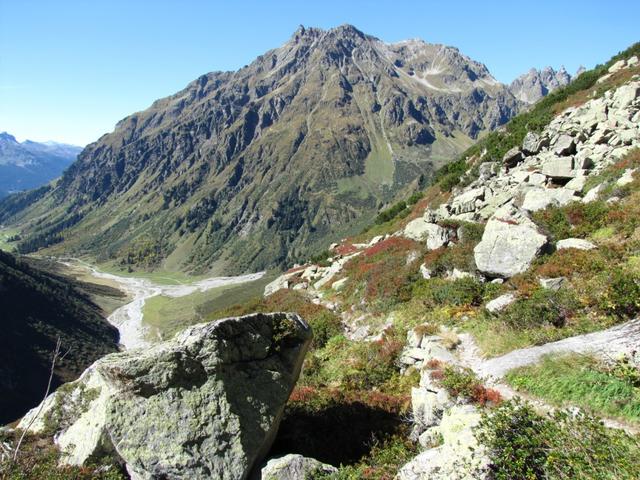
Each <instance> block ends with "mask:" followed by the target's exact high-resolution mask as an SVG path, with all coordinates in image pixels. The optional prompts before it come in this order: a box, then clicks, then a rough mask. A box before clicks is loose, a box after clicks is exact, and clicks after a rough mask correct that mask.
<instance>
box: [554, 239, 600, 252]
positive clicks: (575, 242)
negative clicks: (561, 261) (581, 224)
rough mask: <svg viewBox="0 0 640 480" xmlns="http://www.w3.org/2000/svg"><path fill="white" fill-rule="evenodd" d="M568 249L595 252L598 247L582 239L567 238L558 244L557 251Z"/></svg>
mask: <svg viewBox="0 0 640 480" xmlns="http://www.w3.org/2000/svg"><path fill="white" fill-rule="evenodd" d="M566 248H575V249H578V250H593V249H594V248H598V247H597V246H596V245H594V244H593V243H591V242H590V241H589V240H584V239H582V238H565V239H564V240H559V241H558V243H556V250H564V249H566Z"/></svg>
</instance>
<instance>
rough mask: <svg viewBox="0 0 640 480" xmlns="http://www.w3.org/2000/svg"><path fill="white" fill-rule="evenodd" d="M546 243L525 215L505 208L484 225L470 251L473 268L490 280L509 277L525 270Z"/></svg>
mask: <svg viewBox="0 0 640 480" xmlns="http://www.w3.org/2000/svg"><path fill="white" fill-rule="evenodd" d="M547 243H548V240H547V237H546V236H545V235H543V234H542V233H540V231H539V230H538V227H537V226H536V225H535V224H534V223H533V222H532V221H531V220H530V219H529V217H528V216H527V215H526V214H525V213H524V212H522V211H520V210H518V209H517V208H515V207H513V206H506V207H503V208H501V209H500V210H498V211H497V212H496V213H495V214H494V215H493V216H492V217H491V218H490V219H489V221H488V222H487V225H486V227H485V230H484V234H483V235H482V240H481V242H480V243H479V244H478V245H476V247H475V248H474V250H473V251H474V258H475V262H476V266H477V267H478V270H480V272H482V273H483V274H485V275H488V276H490V277H501V278H508V277H512V276H514V275H516V274H518V273H522V272H524V271H525V270H527V268H529V265H530V264H531V262H532V261H533V259H534V258H536V256H538V255H539V254H540V253H541V252H542V249H543V248H544V247H545V246H546V245H547Z"/></svg>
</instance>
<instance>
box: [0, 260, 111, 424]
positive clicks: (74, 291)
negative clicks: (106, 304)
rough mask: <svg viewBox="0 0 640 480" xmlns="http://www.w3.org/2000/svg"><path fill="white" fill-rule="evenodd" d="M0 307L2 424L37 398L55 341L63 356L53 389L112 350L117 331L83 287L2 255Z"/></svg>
mask: <svg viewBox="0 0 640 480" xmlns="http://www.w3.org/2000/svg"><path fill="white" fill-rule="evenodd" d="M87 286H88V285H87ZM96 288H101V289H102V290H103V292H102V293H106V294H110V295H113V296H117V295H118V292H116V291H113V292H110V291H108V290H111V289H109V288H107V287H96ZM0 304H1V305H2V314H1V315H0V327H1V328H2V338H1V339H0V422H1V423H6V422H9V421H12V420H15V419H16V418H18V417H19V416H20V415H22V414H24V413H25V411H26V410H27V409H28V408H30V407H32V406H34V405H36V404H37V402H39V401H40V400H41V399H42V395H43V394H44V392H45V390H46V388H47V382H48V378H49V373H50V368H51V358H52V355H53V352H54V350H55V346H56V341H57V339H58V338H59V339H60V341H61V347H62V351H61V355H63V354H65V352H66V355H64V359H62V360H60V361H58V362H57V365H56V369H55V371H54V376H53V382H52V388H56V387H57V386H58V385H60V384H61V383H63V382H67V381H70V380H73V379H75V378H76V377H77V376H78V375H79V374H80V373H81V372H82V371H83V370H84V369H85V368H87V367H88V366H89V365H90V364H91V363H92V362H93V361H95V360H96V359H98V358H100V357H101V356H103V355H105V354H107V353H110V352H113V351H116V350H117V343H118V331H117V330H116V329H115V328H114V327H112V326H111V325H109V324H108V323H107V322H106V320H105V319H104V317H103V314H102V312H101V310H100V308H98V307H97V306H96V305H95V304H94V303H93V301H92V300H91V299H90V296H89V293H88V292H87V291H86V290H85V289H83V288H82V286H80V285H78V284H77V283H76V284H72V283H71V282H70V281H68V280H67V279H65V278H63V277H60V276H58V275H55V274H52V273H48V272H46V271H44V270H42V269H41V268H39V267H38V266H37V265H34V263H33V262H32V261H27V260H23V259H18V258H16V257H14V256H13V255H10V254H8V253H4V252H1V251H0Z"/></svg>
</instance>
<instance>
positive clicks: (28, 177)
mask: <svg viewBox="0 0 640 480" xmlns="http://www.w3.org/2000/svg"><path fill="white" fill-rule="evenodd" d="M81 150H82V148H80V147H76V146H75V145H67V144H64V143H55V142H46V143H38V142H32V141H31V140H26V141H24V142H18V141H17V140H16V139H15V137H14V136H13V135H10V134H8V133H6V132H3V133H0V197H4V196H6V195H8V194H10V193H13V192H19V191H22V190H28V189H31V188H37V187H40V186H42V185H44V184H45V183H47V182H49V181H51V180H53V179H54V178H56V177H58V176H60V175H61V174H62V172H63V171H64V169H65V168H67V167H68V166H69V165H70V164H71V163H72V162H73V161H74V160H75V159H76V157H77V156H78V154H79V153H80V151H81Z"/></svg>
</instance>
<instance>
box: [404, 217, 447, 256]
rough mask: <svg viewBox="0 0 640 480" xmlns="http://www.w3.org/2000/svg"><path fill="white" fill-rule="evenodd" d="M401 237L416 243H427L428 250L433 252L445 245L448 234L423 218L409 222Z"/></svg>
mask: <svg viewBox="0 0 640 480" xmlns="http://www.w3.org/2000/svg"><path fill="white" fill-rule="evenodd" d="M403 235H404V236H405V237H407V238H410V239H411V240H415V241H416V242H424V241H426V242H427V248H428V249H429V250H435V249H437V248H440V247H442V246H444V245H446V244H447V242H448V241H449V232H448V231H447V230H446V229H444V228H442V227H441V226H440V225H437V224H435V223H429V222H427V221H425V220H424V218H416V219H414V220H411V221H410V222H409V223H408V224H407V225H406V226H405V228H404V231H403Z"/></svg>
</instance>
